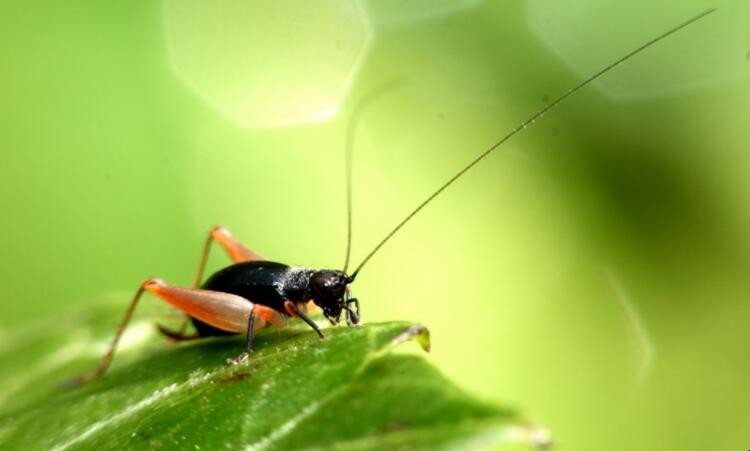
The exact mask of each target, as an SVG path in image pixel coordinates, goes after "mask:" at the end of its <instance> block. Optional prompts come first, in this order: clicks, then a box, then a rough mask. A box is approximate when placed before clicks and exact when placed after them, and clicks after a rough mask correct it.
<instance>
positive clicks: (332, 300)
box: [191, 261, 359, 336]
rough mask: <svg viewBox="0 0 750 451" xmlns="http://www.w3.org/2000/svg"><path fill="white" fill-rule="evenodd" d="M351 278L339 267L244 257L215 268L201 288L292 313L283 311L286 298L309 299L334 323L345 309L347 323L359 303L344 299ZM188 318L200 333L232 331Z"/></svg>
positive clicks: (354, 319) (355, 315)
mask: <svg viewBox="0 0 750 451" xmlns="http://www.w3.org/2000/svg"><path fill="white" fill-rule="evenodd" d="M350 282H351V279H350V278H349V277H348V276H347V275H346V274H345V273H344V272H342V271H336V270H326V269H323V270H314V269H308V268H298V267H293V266H288V265H285V264H283V263H276V262H271V261H247V262H242V263H236V264H234V265H231V266H228V267H226V268H224V269H221V270H219V271H217V272H216V273H214V274H213V275H212V276H211V277H209V278H208V280H206V282H205V283H204V284H203V285H202V286H201V288H203V289H205V290H212V291H221V292H224V293H231V294H236V295H238V296H241V297H243V298H245V299H252V301H253V302H254V303H256V304H261V305H265V306H267V307H270V308H272V309H274V310H276V311H279V312H283V313H285V314H288V315H291V313H290V312H287V311H286V308H285V302H286V301H292V302H293V303H305V302H308V301H310V300H312V302H314V303H315V305H317V306H318V307H320V308H321V309H322V310H323V314H324V315H325V316H326V318H328V319H329V320H330V321H331V322H332V323H333V324H337V323H338V322H339V319H340V317H341V312H342V310H346V311H347V321H348V322H349V323H350V324H357V323H359V304H358V303H357V300H356V299H354V298H352V299H345V296H346V294H347V287H348V284H349V283H350ZM347 302H348V303H354V304H356V305H357V311H356V312H355V311H352V310H351V308H349V306H348V304H347ZM191 320H192V322H193V325H194V326H195V328H196V330H198V333H199V334H200V335H201V336H212V335H227V334H230V333H231V332H226V331H224V330H221V329H218V328H216V327H213V326H211V325H210V324H206V323H204V322H203V321H200V320H199V319H196V318H191Z"/></svg>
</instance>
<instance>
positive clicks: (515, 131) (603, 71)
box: [349, 8, 716, 281]
mask: <svg viewBox="0 0 750 451" xmlns="http://www.w3.org/2000/svg"><path fill="white" fill-rule="evenodd" d="M714 11H716V9H715V8H711V9H708V10H706V11H703V12H702V13H700V14H698V15H697V16H694V17H693V18H691V19H689V20H687V21H685V22H683V23H681V24H679V25H677V26H675V27H674V28H671V29H670V30H668V31H666V32H664V33H662V34H660V35H659V36H657V37H655V38H653V39H651V40H650V41H648V42H646V43H645V44H643V45H641V46H640V47H638V48H636V49H635V50H633V51H631V52H630V53H628V54H626V55H625V56H623V57H621V58H619V59H617V60H616V61H614V62H612V63H610V64H608V65H607V66H605V67H604V68H603V69H601V70H599V72H596V73H595V74H594V75H591V76H590V77H589V78H587V79H585V80H583V81H582V82H581V83H579V84H578V85H576V86H574V87H572V88H570V89H568V90H567V91H566V92H565V93H563V94H562V95H561V96H560V97H558V98H557V99H555V100H554V101H553V102H552V103H550V104H548V105H547V106H545V107H544V108H542V109H541V110H539V111H537V112H536V113H534V114H533V115H532V116H531V117H529V118H528V119H526V120H525V121H523V122H521V123H520V124H519V125H518V126H516V128H514V129H513V130H511V131H510V133H508V134H507V135H505V136H503V137H502V138H501V139H500V140H499V141H497V142H496V143H495V144H493V145H492V146H490V148H488V149H487V150H485V151H484V152H482V153H481V154H479V156H478V157H476V158H474V160H472V161H471V162H470V163H469V164H468V165H466V166H465V167H464V168H463V169H461V170H460V171H458V173H456V175H454V176H453V177H451V178H450V179H448V181H447V182H445V183H444V184H443V185H442V186H440V187H439V188H438V189H437V190H436V191H435V192H434V193H432V194H431V195H430V196H429V197H427V199H425V200H424V201H422V203H421V204H419V205H418V206H417V208H415V209H414V210H413V211H412V212H411V213H409V214H408V215H407V216H406V217H405V218H404V219H403V220H402V221H401V222H400V223H399V224H398V225H397V226H396V227H395V228H394V229H393V230H391V232H390V233H388V235H386V236H385V238H383V239H382V240H381V241H380V243H378V245H377V246H375V248H374V249H373V250H372V251H370V253H369V254H367V256H366V257H365V259H364V260H362V263H360V264H359V266H357V269H355V270H354V272H353V273H352V275H351V276H350V277H349V278H350V279H351V280H352V281H353V280H354V279H355V278H356V277H357V274H358V273H359V271H360V270H361V269H362V267H363V266H365V263H367V262H368V261H369V260H370V259H371V258H372V256H373V255H375V254H376V253H377V252H378V251H379V250H380V248H382V247H383V245H384V244H385V243H387V242H388V240H390V239H391V238H392V237H393V235H395V234H396V232H398V231H399V230H401V227H403V226H404V225H405V224H406V223H407V222H409V221H410V220H411V218H413V217H414V215H416V214H417V213H419V211H420V210H422V209H423V208H424V207H425V206H427V204H429V203H430V202H432V200H433V199H434V198H436V197H437V196H438V194H440V193H442V192H443V191H444V190H445V189H446V188H448V187H449V186H451V185H452V184H453V182H455V181H456V180H458V179H459V178H460V177H461V176H462V175H464V174H465V173H466V172H467V171H468V170H469V169H471V168H473V167H474V166H475V165H476V164H477V163H479V162H480V161H482V160H483V159H484V158H485V157H487V156H488V155H489V154H490V153H492V151H494V150H495V149H497V148H498V147H500V146H501V145H502V144H504V143H505V142H506V141H508V140H509V139H510V138H512V137H513V136H515V135H516V134H518V133H519V132H521V131H522V130H524V129H525V128H526V127H528V126H529V125H531V124H533V123H534V122H535V121H536V120H537V119H539V118H541V117H542V116H544V114H545V113H547V112H548V111H550V110H552V109H553V108H555V107H557V106H558V105H560V104H561V103H563V102H564V101H565V100H567V99H568V98H569V97H570V96H572V95H573V94H575V93H576V92H578V91H579V90H580V89H581V88H583V87H584V86H586V85H588V84H589V83H591V82H592V81H594V80H596V79H597V78H599V77H601V76H602V75H604V74H606V73H607V72H609V71H611V70H612V69H614V68H615V67H617V66H618V65H620V64H621V63H623V62H625V61H627V60H629V59H630V58H632V57H633V56H635V55H637V54H639V53H641V52H642V51H644V50H646V49H647V48H649V47H651V46H652V45H654V44H656V43H657V42H659V41H661V40H662V39H664V38H666V37H668V36H669V35H671V34H673V33H676V32H678V31H680V30H682V29H683V28H685V27H687V26H688V25H690V24H692V23H694V22H697V21H698V20H700V19H702V18H704V17H706V16H707V15H709V14H711V13H713V12H714Z"/></svg>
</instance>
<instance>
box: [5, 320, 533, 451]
mask: <svg viewBox="0 0 750 451" xmlns="http://www.w3.org/2000/svg"><path fill="white" fill-rule="evenodd" d="M113 318H116V317H115V316H113V314H112V313H111V312H109V311H107V312H101V313H95V314H89V315H87V316H85V317H81V316H79V317H78V318H76V320H75V321H72V320H71V321H69V322H58V323H56V324H55V325H45V326H44V327H41V328H37V329H33V330H30V331H26V332H22V333H14V334H7V333H6V334H5V335H4V336H3V337H2V338H3V343H4V345H3V347H2V348H0V358H2V359H3V361H4V362H5V363H6V365H3V367H2V369H0V389H1V390H0V405H2V407H0V448H3V449H9V448H14V449H55V450H65V449H130V448H137V449H140V448H156V449H175V448H177V449H187V448H190V449H219V448H225V449H240V448H244V449H247V450H274V449H342V450H351V449H362V450H368V449H393V448H399V449H402V448H403V449H435V448H436V447H448V448H453V447H469V446H478V447H483V448H484V447H493V448H496V447H503V446H504V445H506V444H507V445H513V444H515V445H518V444H519V443H520V444H522V445H524V446H523V447H524V448H526V447H531V445H532V444H534V443H537V444H539V443H544V442H545V441H546V438H545V437H544V434H543V431H542V430H541V429H538V428H534V427H532V426H530V425H529V424H528V423H527V422H526V421H524V420H523V419H522V418H521V417H520V416H519V415H518V413H516V412H515V411H513V410H510V409H504V408H500V407H497V406H494V405H490V404H487V403H484V402H480V401H478V400H476V399H473V398H471V397H470V396H468V395H466V394H465V393H464V392H462V391H461V390H459V389H458V388H457V387H456V386H455V385H453V384H452V383H450V382H449V381H448V380H446V379H445V377H443V376H442V375H441V374H440V373H439V372H438V371H437V370H436V369H435V368H433V367H432V366H431V365H429V364H428V363H427V362H426V361H425V360H424V359H423V358H422V357H421V356H417V355H413V354H403V353H398V354H393V353H392V352H391V351H392V350H393V348H395V347H396V346H398V345H400V344H401V343H403V342H406V341H410V340H415V341H417V342H418V343H420V344H421V345H422V346H423V347H428V345H429V335H428V332H427V329H425V328H424V327H422V326H418V325H414V324H409V323H405V322H392V323H383V324H367V325H364V326H361V327H354V328H347V327H338V328H329V329H326V331H325V332H326V339H325V340H322V341H321V340H320V339H318V338H317V336H316V335H315V334H314V333H311V332H309V331H308V330H307V329H305V328H303V327H302V326H301V325H299V324H297V325H295V326H293V327H290V328H288V329H284V330H273V329H269V330H266V331H263V332H261V333H260V334H259V335H258V337H257V339H256V343H257V347H256V351H255V352H254V353H253V355H252V357H251V359H250V361H249V362H248V363H247V364H244V365H240V366H229V365H227V364H226V363H225V361H226V359H227V358H229V357H235V356H236V355H237V354H239V353H240V352H241V350H242V346H243V343H242V340H241V338H240V337H228V338H221V339H206V340H200V341H197V342H193V343H186V344H182V345H179V346H170V345H165V343H164V340H162V339H160V338H159V337H156V335H155V334H154V333H153V325H152V324H151V323H152V322H153V321H149V322H146V321H141V322H136V324H134V325H133V326H131V328H130V329H129V333H128V334H126V336H125V338H124V339H123V346H122V349H120V350H119V351H118V354H117V355H116V357H115V364H114V365H113V367H112V368H111V369H110V371H109V372H108V373H107V374H106V375H105V376H104V377H103V378H101V379H99V380H96V381H93V382H91V383H89V384H87V385H84V386H83V387H79V388H77V389H63V388H60V384H61V382H63V381H64V380H65V379H66V378H67V377H72V376H74V375H76V373H79V372H83V371H85V370H87V369H91V368H92V367H93V366H94V365H95V364H96V358H97V356H100V355H101V353H102V352H103V351H104V349H105V348H106V343H107V337H108V335H109V334H111V332H112V331H111V328H112V327H113V325H114V324H116V319H113ZM108 332H109V333H108ZM9 362H10V363H11V364H10V365H7V364H8V363H9Z"/></svg>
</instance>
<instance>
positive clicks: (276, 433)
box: [245, 388, 343, 451]
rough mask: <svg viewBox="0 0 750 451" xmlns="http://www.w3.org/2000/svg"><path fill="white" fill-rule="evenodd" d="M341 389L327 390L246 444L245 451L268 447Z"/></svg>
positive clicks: (258, 450) (260, 450) (256, 450)
mask: <svg viewBox="0 0 750 451" xmlns="http://www.w3.org/2000/svg"><path fill="white" fill-rule="evenodd" d="M342 391H343V388H336V389H334V390H331V391H330V392H328V394H327V395H325V396H324V397H323V398H321V399H319V400H316V401H313V402H311V403H310V404H308V405H307V406H305V408H303V409H302V410H301V411H300V413H298V414H297V415H295V416H293V417H292V418H290V419H289V420H288V421H286V422H284V424H282V425H281V426H279V427H277V428H275V429H274V430H273V432H271V433H270V434H268V435H267V436H265V437H263V438H261V439H260V440H258V441H257V442H254V443H251V444H249V445H247V446H246V447H245V451H262V450H264V449H266V448H268V447H269V446H270V445H272V444H273V443H275V442H277V441H279V439H281V438H283V437H285V436H287V435H289V433H290V432H292V431H293V430H294V429H295V428H296V427H297V426H298V425H299V424H300V423H302V422H303V421H305V420H307V419H308V418H309V417H310V416H312V415H313V414H314V413H315V412H317V411H318V409H319V408H320V406H321V405H323V404H325V403H327V402H328V401H330V400H331V399H333V398H335V397H336V396H338V394H339V393H341V392H342Z"/></svg>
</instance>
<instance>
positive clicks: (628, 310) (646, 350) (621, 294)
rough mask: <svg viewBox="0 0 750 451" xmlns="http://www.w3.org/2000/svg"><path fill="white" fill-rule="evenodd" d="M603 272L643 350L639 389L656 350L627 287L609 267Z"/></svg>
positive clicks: (638, 381)
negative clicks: (626, 289)
mask: <svg viewBox="0 0 750 451" xmlns="http://www.w3.org/2000/svg"><path fill="white" fill-rule="evenodd" d="M602 271H603V272H604V276H605V277H606V278H607V280H608V281H609V283H610V285H612V288H613V289H614V291H615V294H616V295H617V300H618V302H619V303H620V305H621V306H622V308H623V310H624V311H625V315H626V317H627V319H628V324H629V325H630V329H631V330H632V331H633V335H635V337H636V339H637V340H638V346H639V348H640V350H641V361H640V364H639V368H638V373H637V375H636V381H635V383H636V387H637V386H638V385H640V384H641V383H642V382H643V379H644V378H645V377H646V374H647V373H648V370H649V369H650V368H651V364H652V363H653V360H654V358H655V356H656V348H655V347H654V345H653V343H652V342H651V339H650V338H649V336H648V333H646V329H645V327H644V326H643V323H642V322H641V319H640V316H639V315H638V312H637V311H636V309H635V305H634V304H633V301H632V300H631V298H630V296H629V295H628V293H627V291H625V287H624V286H623V284H622V283H621V282H620V279H619V278H618V277H617V276H616V275H615V274H614V273H613V272H612V271H611V270H610V269H609V268H607V267H605V268H602Z"/></svg>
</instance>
